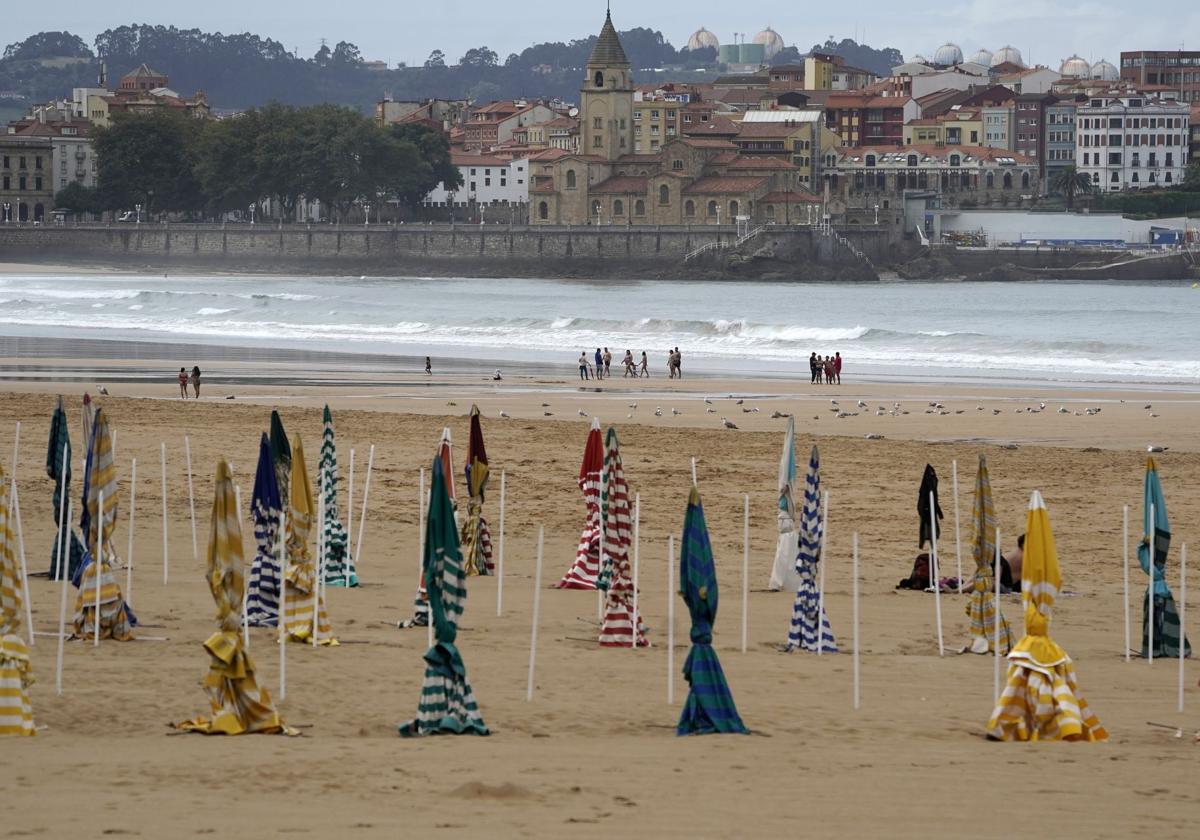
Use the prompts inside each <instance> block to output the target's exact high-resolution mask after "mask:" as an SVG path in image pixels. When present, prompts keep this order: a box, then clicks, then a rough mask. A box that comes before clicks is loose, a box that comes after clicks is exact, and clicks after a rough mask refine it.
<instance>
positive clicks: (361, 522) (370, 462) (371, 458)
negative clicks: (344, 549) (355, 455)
mask: <svg viewBox="0 0 1200 840" xmlns="http://www.w3.org/2000/svg"><path fill="white" fill-rule="evenodd" d="M374 466H375V444H373V443H372V444H371V451H370V453H369V454H368V455H367V477H366V479H365V480H364V481H363V499H362V513H360V514H359V518H358V539H356V540H355V541H354V551H355V555H354V570H355V571H356V572H357V571H358V568H359V564H360V563H361V562H362V541H363V528H365V527H366V525H367V499H368V498H369V497H370V495H371V468H372V467H374Z"/></svg>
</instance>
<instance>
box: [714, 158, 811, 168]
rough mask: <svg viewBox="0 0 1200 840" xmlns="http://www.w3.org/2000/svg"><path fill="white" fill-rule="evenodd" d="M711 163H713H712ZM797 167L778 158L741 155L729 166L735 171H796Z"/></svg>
mask: <svg viewBox="0 0 1200 840" xmlns="http://www.w3.org/2000/svg"><path fill="white" fill-rule="evenodd" d="M710 163H711V161H710ZM795 168H796V165H795V164H793V163H789V162H788V161H786V160H783V159H781V158H777V157H766V156H763V157H750V156H748V155H739V156H738V159H737V160H736V161H734V162H733V163H731V164H730V165H729V169H730V170H733V171H738V170H742V171H759V170H763V169H795Z"/></svg>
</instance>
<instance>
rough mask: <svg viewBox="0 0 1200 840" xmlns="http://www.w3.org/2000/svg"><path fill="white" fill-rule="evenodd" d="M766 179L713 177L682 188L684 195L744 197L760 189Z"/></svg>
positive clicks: (731, 176)
mask: <svg viewBox="0 0 1200 840" xmlns="http://www.w3.org/2000/svg"><path fill="white" fill-rule="evenodd" d="M766 181H767V179H766V178H762V177H760V178H754V177H745V176H737V175H713V176H710V177H707V178H700V179H698V180H695V181H693V182H692V183H690V184H688V185H687V186H686V187H684V188H683V193H684V195H744V194H746V193H749V192H752V191H754V190H755V189H757V188H758V187H761V186H762V185H763V184H765V183H766Z"/></svg>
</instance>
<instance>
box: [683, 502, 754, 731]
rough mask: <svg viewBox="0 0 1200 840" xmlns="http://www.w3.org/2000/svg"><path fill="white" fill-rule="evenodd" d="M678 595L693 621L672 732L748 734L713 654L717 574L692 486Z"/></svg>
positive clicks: (702, 510)
mask: <svg viewBox="0 0 1200 840" xmlns="http://www.w3.org/2000/svg"><path fill="white" fill-rule="evenodd" d="M679 594H680V595H682V596H683V602H684V603H685V604H687V608H688V613H689V614H690V615H691V617H692V631H691V637H692V649H691V650H690V651H688V656H687V660H686V661H685V662H684V663H683V677H684V679H686V680H687V682H688V686H689V690H688V696H687V702H686V703H684V705H683V712H682V714H680V716H679V725H678V726H677V727H676V729H675V732H676V734H679V735H712V734H715V733H734V734H742V735H745V734H747V733H748V730H747V729H746V725H745V724H744V723H742V718H741V716H740V715H738V711H737V706H735V705H734V703H733V695H732V694H730V693H729V683H727V682H726V681H725V672H724V671H723V670H722V669H721V661H720V660H719V659H717V652H716V651H715V650H713V646H712V634H713V624H714V623H715V622H716V620H717V569H716V566H715V564H714V563H713V554H712V545H711V544H710V543H709V541H708V525H706V524H705V522H704V507H703V506H702V505H701V504H700V491H699V490H698V489H696V487H695V485H693V486H692V492H691V495H690V496H688V506H687V514H686V516H685V517H684V520H683V540H682V544H681V548H680V552H679Z"/></svg>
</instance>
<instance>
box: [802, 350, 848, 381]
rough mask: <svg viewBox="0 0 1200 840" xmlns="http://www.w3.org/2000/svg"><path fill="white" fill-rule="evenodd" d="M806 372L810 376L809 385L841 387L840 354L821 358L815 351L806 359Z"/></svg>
mask: <svg viewBox="0 0 1200 840" xmlns="http://www.w3.org/2000/svg"><path fill="white" fill-rule="evenodd" d="M808 370H809V372H810V373H811V374H812V379H811V380H810V384H813V385H821V384H824V385H841V384H842V354H841V353H834V354H833V355H832V356H825V357H824V358H822V357H821V356H819V355H818V354H817V353H816V351H813V353H812V355H810V356H809V357H808Z"/></svg>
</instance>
